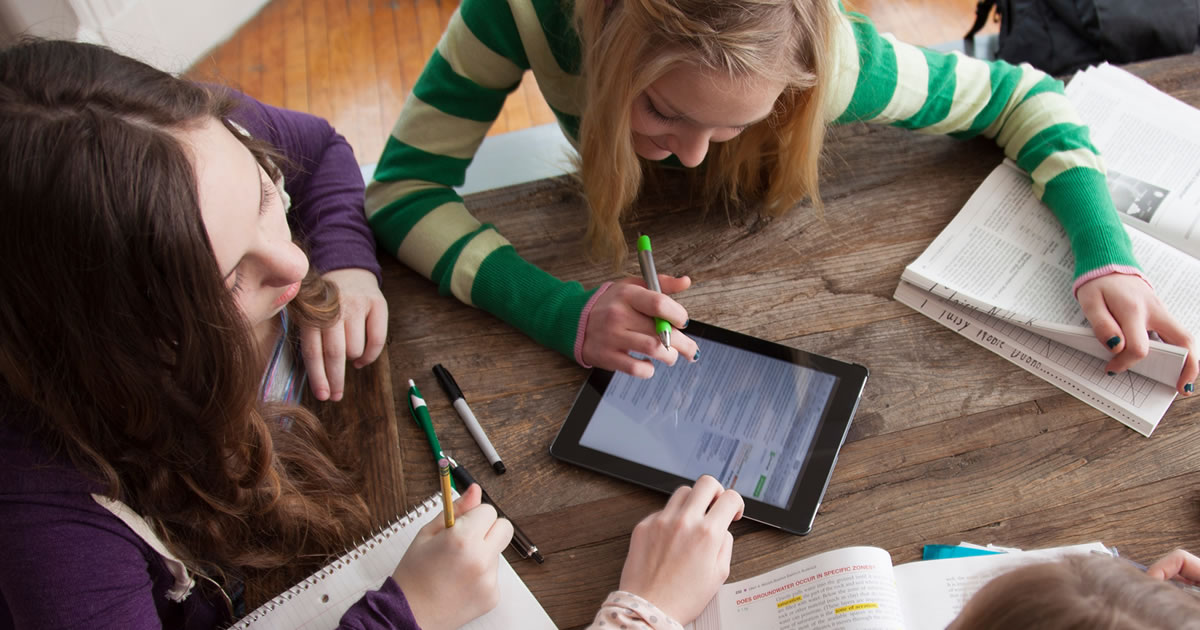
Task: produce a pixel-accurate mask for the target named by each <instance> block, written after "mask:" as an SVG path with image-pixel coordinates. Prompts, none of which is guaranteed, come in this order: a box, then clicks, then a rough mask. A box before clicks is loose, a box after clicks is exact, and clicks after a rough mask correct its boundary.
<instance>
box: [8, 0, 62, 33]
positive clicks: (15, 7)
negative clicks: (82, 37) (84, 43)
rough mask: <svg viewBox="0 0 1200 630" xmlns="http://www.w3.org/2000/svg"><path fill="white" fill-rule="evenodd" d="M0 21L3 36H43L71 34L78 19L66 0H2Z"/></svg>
mask: <svg viewBox="0 0 1200 630" xmlns="http://www.w3.org/2000/svg"><path fill="white" fill-rule="evenodd" d="M0 22H2V23H3V25H4V30H5V31H6V32H4V33H0V35H3V36H5V37H10V36H15V35H24V34H28V35H36V36H38V37H46V38H64V37H74V36H75V32H76V31H78V30H79V19H78V18H76V17H75V11H74V9H72V8H71V5H70V4H69V3H68V2H67V0H4V1H3V2H0Z"/></svg>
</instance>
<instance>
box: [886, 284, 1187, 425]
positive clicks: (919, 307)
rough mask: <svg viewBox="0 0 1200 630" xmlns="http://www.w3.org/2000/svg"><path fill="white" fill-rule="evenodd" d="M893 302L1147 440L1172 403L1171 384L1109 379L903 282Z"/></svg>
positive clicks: (1087, 361) (1065, 348)
mask: <svg viewBox="0 0 1200 630" xmlns="http://www.w3.org/2000/svg"><path fill="white" fill-rule="evenodd" d="M894 297H895V298H896V301H898V302H900V303H902V304H905V305H907V306H909V307H911V308H912V309H913V310H915V311H917V312H920V313H922V314H924V315H925V316H926V317H929V318H930V319H932V320H934V321H935V322H937V323H939V324H941V325H943V326H945V327H946V328H949V329H950V330H953V331H954V332H957V333H958V334H960V335H962V336H964V337H966V338H967V339H970V340H971V341H973V342H975V343H976V344H978V345H980V346H983V347H984V348H987V349H988V350H991V351H992V352H993V353H995V354H998V355H1000V356H1001V357H1004V359H1006V360H1007V361H1009V362H1011V363H1013V364H1016V365H1017V366H1019V367H1021V368H1024V369H1025V370H1027V371H1029V372H1032V373H1033V374H1035V375H1037V376H1040V377H1041V378H1043V379H1045V380H1046V381H1049V382H1050V383H1052V384H1054V385H1056V386H1057V387H1059V388H1060V389H1062V390H1063V391H1065V392H1067V393H1068V394H1070V395H1072V396H1074V397H1076V398H1078V399H1079V400H1082V401H1083V402H1085V403H1087V404H1089V405H1091V406H1092V407H1095V408H1096V409H1099V410H1100V411H1101V412H1103V413H1105V414H1107V415H1109V416H1111V417H1113V418H1116V419H1117V420H1119V421H1120V422H1121V423H1122V424H1124V425H1126V426H1128V427H1129V428H1131V429H1133V430H1134V431H1137V432H1138V433H1141V434H1142V435H1145V436H1147V437H1149V436H1150V434H1151V433H1152V432H1153V431H1154V429H1155V427H1157V426H1158V423H1159V422H1160V421H1161V420H1162V418H1163V416H1164V415H1165V414H1166V413H1167V409H1168V408H1169V407H1170V406H1171V403H1172V402H1173V401H1174V400H1175V395H1176V392H1175V386H1174V384H1172V385H1169V386H1168V385H1164V384H1162V383H1160V382H1158V381H1156V380H1153V379H1150V378H1147V377H1145V376H1142V375H1140V374H1138V373H1136V372H1131V371H1127V372H1123V373H1121V374H1114V375H1112V376H1109V375H1108V373H1107V370H1106V369H1105V365H1106V363H1107V361H1106V360H1104V359H1098V358H1096V357H1093V356H1091V355H1089V354H1087V353H1085V352H1081V351H1079V350H1077V349H1075V348H1074V347H1071V346H1069V345H1064V344H1062V343H1059V342H1057V341H1054V340H1051V339H1048V338H1046V337H1043V336H1041V335H1039V334H1037V333H1035V332H1033V331H1031V330H1029V329H1027V328H1023V327H1021V326H1019V325H1018V324H1017V323H1016V322H1013V321H1010V320H1006V319H1001V318H999V317H995V316H993V315H988V314H987V313H986V312H984V311H979V310H976V309H973V308H970V307H969V306H965V305H962V304H957V303H955V302H952V301H950V300H947V299H946V298H943V297H940V296H937V295H934V294H932V293H929V292H928V291H925V290H923V289H921V288H920V287H917V286H916V285H913V284H910V283H908V282H906V281H904V280H901V281H900V285H899V286H898V287H896V293H895V296H894ZM1093 341H1094V340H1093Z"/></svg>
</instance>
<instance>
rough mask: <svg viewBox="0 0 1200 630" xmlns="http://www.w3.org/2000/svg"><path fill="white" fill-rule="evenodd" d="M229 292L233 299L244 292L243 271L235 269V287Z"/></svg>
mask: <svg viewBox="0 0 1200 630" xmlns="http://www.w3.org/2000/svg"><path fill="white" fill-rule="evenodd" d="M229 292H230V293H232V294H233V297H237V296H238V295H239V294H240V293H241V292H242V271H241V270H240V269H235V270H234V272H233V286H232V287H230V288H229Z"/></svg>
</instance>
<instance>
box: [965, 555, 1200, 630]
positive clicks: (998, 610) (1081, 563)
mask: <svg viewBox="0 0 1200 630" xmlns="http://www.w3.org/2000/svg"><path fill="white" fill-rule="evenodd" d="M1172 580H1174V581H1180V582H1182V583H1186V584H1196V583H1197V582H1200V560H1198V559H1197V558H1196V557H1195V556H1193V555H1192V554H1190V553H1188V552H1186V551H1183V550H1176V551H1173V552H1171V553H1170V554H1168V555H1167V556H1165V557H1163V558H1162V559H1160V560H1159V561H1158V562H1155V563H1154V564H1152V565H1150V567H1149V568H1148V569H1147V570H1146V572H1145V573H1143V572H1142V571H1139V570H1138V569H1137V568H1135V567H1134V566H1133V565H1132V564H1131V563H1129V562H1127V561H1124V560H1121V559H1118V558H1106V557H1103V556H1070V557H1067V558H1064V559H1062V560H1060V561H1058V562H1048V563H1042V564H1035V565H1031V566H1027V567H1022V568H1020V569H1016V570H1014V571H1010V572H1009V573H1006V574H1004V575H1001V576H1000V577H997V578H995V579H993V580H992V581H990V582H988V583H987V584H986V585H984V587H983V588H981V589H979V592H977V593H975V595H974V596H973V597H972V598H971V599H970V601H968V602H967V604H966V606H965V607H964V608H963V610H962V612H961V613H959V615H958V618H956V619H955V620H954V623H952V624H950V626H949V627H948V629H947V630H968V629H970V630H1007V629H1009V628H1021V629H1022V630H1075V629H1078V630H1197V629H1200V596H1197V595H1196V594H1195V593H1194V592H1188V591H1186V590H1183V589H1180V588H1176V585H1173V584H1171V583H1170V582H1169V581H1172Z"/></svg>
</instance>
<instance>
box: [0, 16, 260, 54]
mask: <svg viewBox="0 0 1200 630" xmlns="http://www.w3.org/2000/svg"><path fill="white" fill-rule="evenodd" d="M268 1H269V0H0V14H2V15H0V17H2V18H3V21H4V22H5V23H6V26H7V28H8V29H9V30H13V31H16V32H18V33H20V32H28V33H31V34H33V35H38V36H40V37H62V38H76V39H79V40H82V41H89V42H95V43H99V44H106V45H108V46H111V47H112V48H114V49H116V50H118V51H120V52H122V53H125V54H127V55H131V56H134V57H138V58H139V59H142V60H145V61H147V62H149V63H151V64H153V65H155V66H157V67H159V68H162V69H163V70H167V71H169V72H182V71H183V70H186V69H187V68H188V67H190V66H191V65H192V64H194V63H195V62H196V61H198V60H199V59H200V58H201V57H202V56H203V55H204V54H205V53H206V52H208V51H209V50H211V49H213V48H214V47H216V46H217V44H220V43H222V42H224V41H225V40H227V39H229V38H230V37H231V36H232V35H233V34H234V33H235V32H237V29H238V27H240V26H241V25H242V24H245V23H246V22H247V21H248V20H249V19H250V18H252V17H254V14H256V13H258V11H259V10H260V9H262V7H263V6H264V5H266V4H267V2H268Z"/></svg>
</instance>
